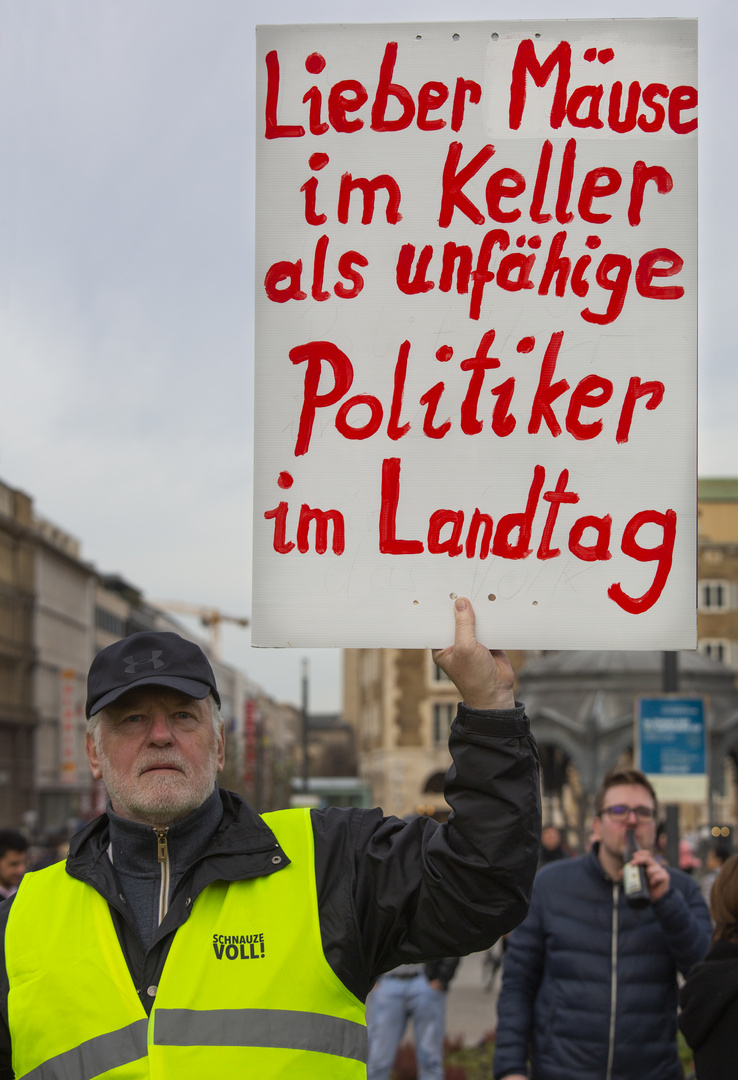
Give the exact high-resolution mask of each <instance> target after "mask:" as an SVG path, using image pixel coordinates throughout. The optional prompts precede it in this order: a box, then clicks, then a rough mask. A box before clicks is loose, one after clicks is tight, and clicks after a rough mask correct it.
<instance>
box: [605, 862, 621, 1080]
mask: <svg viewBox="0 0 738 1080" xmlns="http://www.w3.org/2000/svg"><path fill="white" fill-rule="evenodd" d="M619 894H620V886H619V885H618V884H616V883H615V884H613V887H612V936H611V941H610V970H611V974H610V1039H609V1046H608V1049H607V1072H606V1074H605V1080H611V1078H612V1066H613V1061H614V1058H615V1013H616V1011H617V1005H618V896H619Z"/></svg>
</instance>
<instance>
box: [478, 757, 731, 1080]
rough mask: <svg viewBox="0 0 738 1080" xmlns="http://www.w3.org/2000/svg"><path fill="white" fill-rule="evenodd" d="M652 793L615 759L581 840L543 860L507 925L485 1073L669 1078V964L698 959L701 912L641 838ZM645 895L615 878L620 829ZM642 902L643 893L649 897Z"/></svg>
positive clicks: (583, 1079)
mask: <svg viewBox="0 0 738 1080" xmlns="http://www.w3.org/2000/svg"><path fill="white" fill-rule="evenodd" d="M656 814H657V805H656V795H655V793H654V790H653V788H652V786H651V784H650V782H649V781H648V779H647V778H646V776H644V774H643V773H641V772H639V771H638V770H636V769H627V768H620V767H616V768H614V769H612V770H610V772H609V773H608V774H607V775H606V776H605V778H604V780H603V782H602V785H601V787H600V789H599V791H598V793H597V796H596V799H595V818H594V826H593V827H594V833H595V843H594V845H593V847H592V850H591V851H590V852H589V853H588V854H587V855H583V856H581V857H580V858H577V859H562V860H560V861H558V862H555V863H552V864H551V865H549V866H547V867H544V868H543V869H542V870H541V871H540V872H539V873H538V875H537V877H536V880H535V884H534V887H533V898H532V900H531V907H530V913H529V915H528V917H527V919H526V920H525V922H523V923H522V925H521V926H519V927H518V929H517V930H515V931H514V932H513V933H512V934H511V935H510V939H509V945H508V950H507V955H506V958H505V966H504V969H503V982H502V991H501V994H500V999H499V1003H498V1030H497V1044H496V1052H495V1058H494V1075H495V1077H496V1078H497V1080H501V1078H502V1077H507V1080H524V1078H525V1077H527V1076H528V1075H529V1072H528V1069H529V1066H530V1070H531V1071H530V1075H531V1076H533V1077H535V1080H677V1078H678V1077H682V1076H683V1073H682V1070H681V1065H680V1062H679V1057H678V1054H677V1046H676V1035H677V1025H676V1014H677V973H678V972H682V973H685V974H686V972H688V971H689V970H690V968H691V967H692V966H693V965H694V964H695V963H697V961H699V960H701V959H702V957H703V956H704V955H705V953H706V952H707V949H708V947H709V942H710V931H711V926H710V917H709V913H708V911H707V908H706V906H705V903H704V900H703V899H702V894H701V893H700V890H699V887H698V885H697V883H696V882H694V881H692V879H691V878H690V877H689V876H688V875H687V874H684V873H682V872H681V871H680V870H674V869H669V868H667V867H665V866H662V865H661V864H660V863H659V862H657V860H656V859H655V858H654V856H653V854H652V849H653V846H654V842H655V838H656ZM628 829H632V830H633V831H634V833H635V837H636V839H637V841H638V844H639V845H640V850H639V851H636V853H635V855H634V857H633V860H632V861H633V863H635V864H637V865H638V866H641V867H643V870H644V872H645V876H646V882H647V889H648V898H647V900H646V905H647V906H646V907H644V908H641V909H640V910H636V909H635V908H632V907H630V906H629V904H628V903H627V901H626V899H625V896H624V893H623V887H622V877H623V864H624V853H625V845H626V836H627V830H628ZM649 901H650V903H649Z"/></svg>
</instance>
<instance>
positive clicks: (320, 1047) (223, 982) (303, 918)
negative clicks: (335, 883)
mask: <svg viewBox="0 0 738 1080" xmlns="http://www.w3.org/2000/svg"><path fill="white" fill-rule="evenodd" d="M265 819H266V820H267V822H268V823H269V824H270V826H271V827H272V828H273V829H274V832H275V833H276V835H277V836H278V837H279V840H280V844H281V846H282V847H283V849H284V850H285V851H287V853H288V854H289V857H290V859H291V860H292V861H291V863H290V865H289V866H287V867H285V868H284V869H280V870H278V871H275V872H274V873H272V874H269V875H267V876H265V877H261V878H254V879H253V880H250V881H241V882H235V883H231V884H228V883H226V882H215V883H213V884H212V885H210V886H208V887H207V888H206V889H205V890H203V892H202V893H201V894H200V896H198V898H197V900H196V901H195V903H194V904H193V905H192V908H191V914H190V917H189V919H188V920H187V922H185V923H184V924H183V925H182V926H181V927H180V928H179V930H178V931H177V933H176V935H175V937H174V941H173V944H172V948H171V950H170V952H169V956H168V957H167V962H166V964H165V967H164V971H163V973H162V977H161V980H160V983H159V986H158V989H157V991H156V996H155V999H154V1008H153V1009H152V1012H151V1016H150V1018H148V1019H147V1018H146V1013H145V1010H144V1009H143V1006H142V1005H141V1002H140V1000H139V998H138V995H137V994H136V991H135V988H134V987H133V984H132V982H131V978H130V974H129V972H128V969H127V966H126V964H125V960H124V958H123V954H122V952H121V949H120V945H119V943H118V939H117V936H116V933H115V929H114V927H113V923H112V919H111V916H110V910H109V908H108V905H107V903H106V902H105V901H104V900H103V899H102V897H100V896H99V894H98V893H97V892H96V891H95V890H93V889H92V888H90V887H88V886H86V885H84V884H83V883H82V882H79V881H77V880H76V879H74V878H71V877H70V876H69V875H67V874H66V873H65V872H64V868H63V866H62V865H57V866H53V867H49V869H48V870H44V871H39V872H38V873H36V874H31V875H27V876H26V878H25V879H24V882H23V884H22V885H21V889H20V890H19V893H18V896H17V898H16V900H15V901H14V903H13V907H12V908H11V912H10V917H9V920H8V929H7V933H6V962H7V968H8V977H9V982H10V993H9V997H8V1012H9V1019H10V1030H11V1037H12V1041H13V1066H14V1069H15V1073H16V1076H17V1077H18V1078H19V1080H20V1078H21V1077H28V1078H29V1080H31V1078H32V1080H92V1078H93V1077H102V1076H105V1077H106V1078H108V1077H109V1078H110V1080H113V1078H114V1080H148V1078H149V1077H150V1076H152V1075H154V1076H156V1077H157V1080H175V1078H176V1080H200V1078H201V1077H202V1076H216V1075H218V1074H219V1073H222V1075H223V1077H224V1078H225V1080H227V1078H228V1076H233V1075H256V1076H259V1080H277V1078H282V1077H294V1076H299V1077H300V1078H301V1080H302V1078H305V1080H312V1078H321V1080H322V1078H324V1077H325V1076H327V1075H329V1076H331V1078H333V1077H336V1078H341V1080H363V1078H364V1077H365V1076H366V1070H365V1067H364V1064H363V1063H364V1062H365V1060H366V1027H365V1023H364V1006H363V1005H362V1003H361V1002H359V1001H358V1000H357V999H356V998H355V997H354V996H353V995H352V994H351V993H350V992H349V991H348V990H347V988H346V987H345V986H344V985H343V984H342V983H341V982H340V980H339V979H338V978H337V977H336V975H335V974H334V973H333V971H332V970H331V968H330V966H329V965H328V963H327V961H326V959H325V956H324V955H323V950H322V942H321V938H320V925H319V921H318V907H317V896H316V890H315V869H314V854H313V844H312V827H311V823H310V817H309V811H302V810H297V811H279V812H277V813H275V814H269V815H265ZM306 1006H307V1007H308V1008H309V1009H310V1011H307V1009H306Z"/></svg>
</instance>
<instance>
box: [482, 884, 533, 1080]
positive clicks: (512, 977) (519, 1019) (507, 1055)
mask: <svg viewBox="0 0 738 1080" xmlns="http://www.w3.org/2000/svg"><path fill="white" fill-rule="evenodd" d="M541 897H542V891H541V889H540V888H539V887H537V886H536V887H534V889H533V898H532V900H531V905H530V911H529V913H528V918H527V919H526V920H525V922H524V923H521V925H520V926H519V927H518V929H517V930H516V931H515V933H514V934H511V936H510V939H509V942H508V946H507V950H506V952H505V958H504V960H503V966H502V989H501V990H500V997H499V1000H498V1002H497V1039H496V1042H495V1056H494V1066H493V1068H494V1076H495V1080H500V1078H501V1077H504V1076H507V1075H508V1074H509V1073H520V1074H521V1075H523V1076H526V1075H527V1073H528V1065H527V1062H528V1058H529V1055H530V1044H531V1038H532V1033H533V1020H534V1010H535V1001H536V995H537V994H538V988H539V986H540V982H541V977H542V973H543V959H544V952H545V927H544V911H543V904H542V902H541Z"/></svg>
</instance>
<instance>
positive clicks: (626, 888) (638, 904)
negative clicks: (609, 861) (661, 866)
mask: <svg viewBox="0 0 738 1080" xmlns="http://www.w3.org/2000/svg"><path fill="white" fill-rule="evenodd" d="M640 846H641V845H640V844H639V843H638V841H637V840H636V835H635V832H634V830H633V829H628V830H627V832H626V834H625V854H624V856H623V892H624V893H625V899H626V900H627V901H628V903H629V904H630V906H631V907H632V908H644V907H648V905H649V904H650V903H651V894H650V893H649V891H648V882H647V881H646V871H645V870H644V869H643V867H642V866H638V865H636V864H634V863H632V862H631V859H632V858H633V856H634V855H635V853H636V851H639V850H640Z"/></svg>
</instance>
